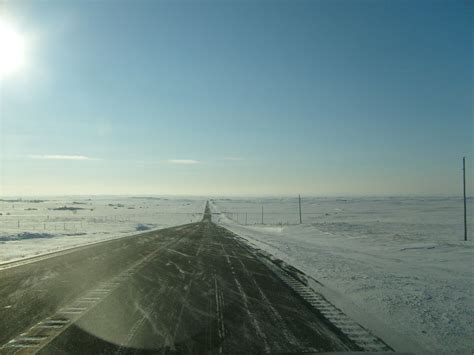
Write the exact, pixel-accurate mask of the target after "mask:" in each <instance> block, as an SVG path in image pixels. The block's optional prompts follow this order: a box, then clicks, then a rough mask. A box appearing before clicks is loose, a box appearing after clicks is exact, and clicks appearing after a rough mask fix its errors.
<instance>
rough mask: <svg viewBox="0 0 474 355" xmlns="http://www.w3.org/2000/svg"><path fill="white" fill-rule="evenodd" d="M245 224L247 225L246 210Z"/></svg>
mask: <svg viewBox="0 0 474 355" xmlns="http://www.w3.org/2000/svg"><path fill="white" fill-rule="evenodd" d="M245 225H247V212H245Z"/></svg>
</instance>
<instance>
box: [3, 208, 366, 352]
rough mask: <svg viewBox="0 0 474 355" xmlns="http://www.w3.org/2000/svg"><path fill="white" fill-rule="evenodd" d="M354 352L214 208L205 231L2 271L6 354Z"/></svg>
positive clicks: (103, 246) (117, 243)
mask: <svg viewBox="0 0 474 355" xmlns="http://www.w3.org/2000/svg"><path fill="white" fill-rule="evenodd" d="M1 344H3V347H1ZM350 350H361V348H360V347H359V346H358V345H356V343H355V342H353V341H352V340H351V339H350V338H349V337H347V336H346V335H345V334H344V333H342V332H341V331H339V330H338V329H337V328H336V327H335V326H333V325H332V324H331V323H330V322H329V321H327V320H326V318H324V317H322V316H321V314H320V313H319V312H318V311H316V310H315V309H314V308H313V307H311V306H310V305H308V303H307V302H305V301H304V299H302V298H301V297H299V296H298V294H296V293H295V291H294V290H293V289H291V288H290V287H288V286H287V285H286V284H285V283H284V282H282V280H281V279H280V278H278V277H277V276H276V274H275V273H274V272H272V271H271V270H270V269H269V268H268V267H267V266H266V265H265V264H264V263H262V262H261V261H259V259H258V258H256V257H255V255H254V254H252V253H251V252H249V250H248V248H246V247H245V246H244V245H243V244H242V242H241V241H239V240H238V239H237V238H235V236H234V235H233V234H232V233H230V232H229V231H227V230H226V229H224V228H222V227H219V226H217V225H215V224H214V223H212V222H211V218H210V211H209V208H207V207H206V211H205V213H204V217H203V220H202V222H200V223H193V224H188V225H184V226H180V227H175V228H169V229H165V230H160V231H155V232H150V233H145V234H141V235H138V236H132V237H126V238H122V239H118V240H114V241H109V242H104V243H99V244H96V245H93V246H87V247H83V248H78V249H75V250H73V251H68V252H63V253H58V254H56V255H53V256H51V257H48V258H44V259H41V260H38V261H32V262H30V263H27V264H18V265H15V264H12V265H10V266H9V267H8V268H5V267H4V268H3V269H1V268H0V353H2V354H3V353H4V354H12V353H21V354H28V353H39V354H65V353H71V354H84V353H88V354H95V353H101V354H148V353H249V352H252V353H292V352H327V351H350Z"/></svg>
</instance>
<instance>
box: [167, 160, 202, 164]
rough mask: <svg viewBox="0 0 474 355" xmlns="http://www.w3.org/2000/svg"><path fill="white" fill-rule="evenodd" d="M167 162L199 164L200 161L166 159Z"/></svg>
mask: <svg viewBox="0 0 474 355" xmlns="http://www.w3.org/2000/svg"><path fill="white" fill-rule="evenodd" d="M167 162H168V163H171V164H199V163H201V162H200V161H199V160H193V159H168V160H167Z"/></svg>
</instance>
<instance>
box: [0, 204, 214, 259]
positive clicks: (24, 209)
mask: <svg viewBox="0 0 474 355" xmlns="http://www.w3.org/2000/svg"><path fill="white" fill-rule="evenodd" d="M205 203H206V200H204V199H201V198H185V197H180V198H177V197H174V198H173V197H161V198H159V197H153V198H145V197H137V198H135V197H97V196H95V197H94V196H91V197H50V198H47V197H45V198H38V199H36V201H35V199H31V198H24V199H19V198H5V197H4V198H2V199H1V200H0V214H1V215H0V263H4V262H9V261H13V260H18V259H23V258H27V257H31V256H36V255H41V254H45V253H49V252H54V251H58V250H63V249H67V248H71V247H75V246H79V245H84V244H89V243H96V242H98V241H102V240H107V239H112V238H118V237H123V236H127V235H133V234H138V233H143V231H146V230H152V229H161V228H166V227H171V226H177V225H181V224H185V223H190V222H197V221H199V220H200V219H201V218H202V213H203V211H204V206H205ZM61 207H67V208H71V207H72V208H80V209H79V210H76V211H73V210H57V208H61Z"/></svg>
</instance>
